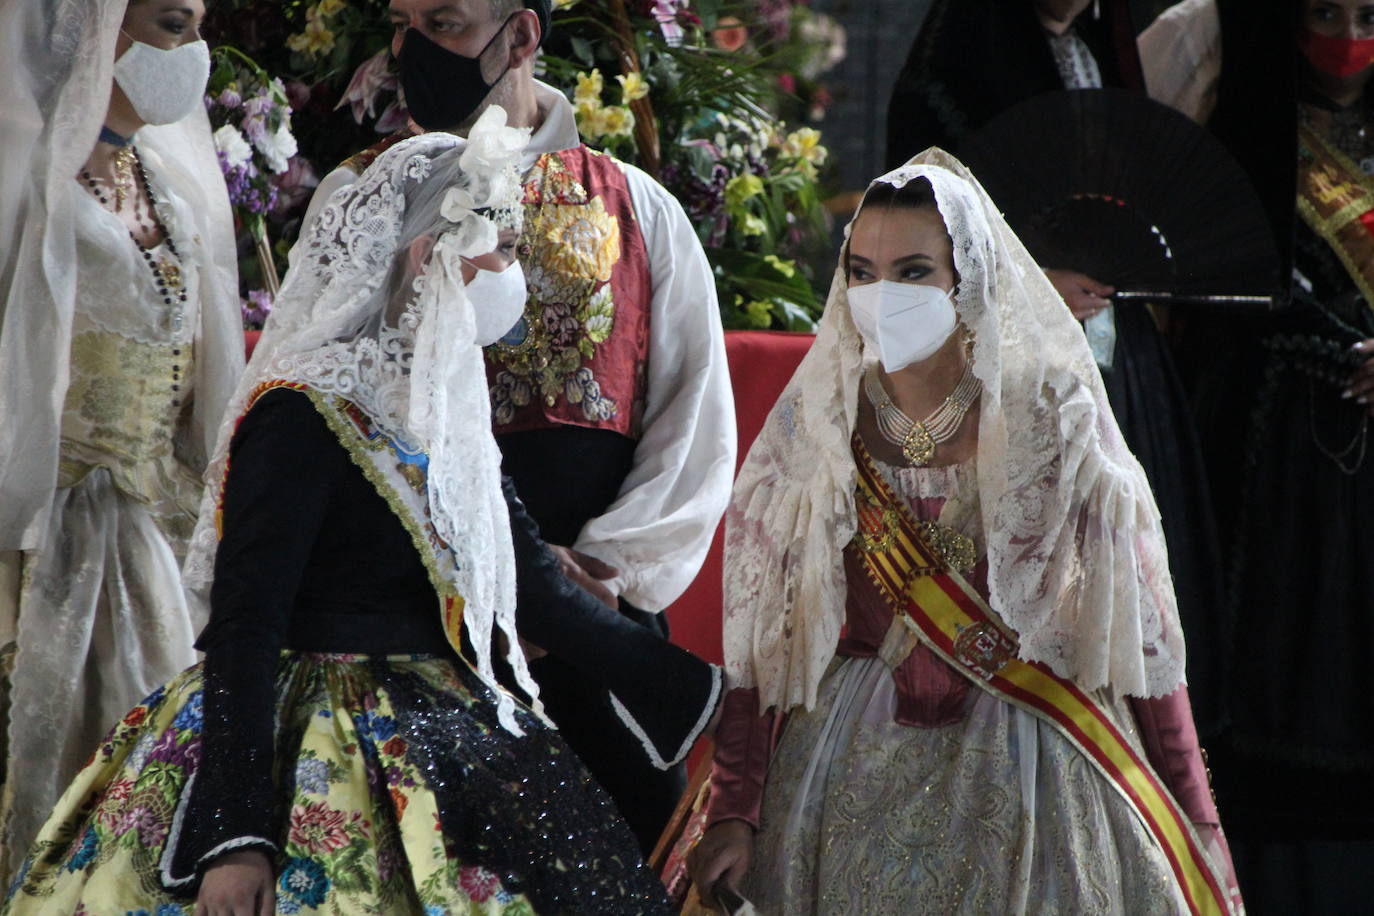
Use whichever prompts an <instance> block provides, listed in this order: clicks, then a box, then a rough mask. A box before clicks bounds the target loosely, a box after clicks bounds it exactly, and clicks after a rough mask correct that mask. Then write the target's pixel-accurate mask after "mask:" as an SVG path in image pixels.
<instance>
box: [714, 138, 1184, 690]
mask: <svg viewBox="0 0 1374 916" xmlns="http://www.w3.org/2000/svg"><path fill="white" fill-rule="evenodd" d="M917 178H925V179H927V180H928V181H929V182H930V184H931V186H932V187H933V189H934V192H935V198H936V202H937V205H938V208H939V211H940V214H941V216H942V217H943V218H944V222H945V226H946V228H947V229H948V231H949V234H950V238H951V240H952V241H953V247H954V266H955V268H956V270H957V272H958V276H959V283H958V286H957V289H956V293H955V305H956V309H957V311H958V314H959V317H960V319H961V321H962V323H963V324H964V325H965V327H967V328H968V329H969V330H970V331H972V333H973V335H974V340H975V343H974V346H973V368H974V372H975V374H976V375H977V376H978V378H979V380H980V381H981V382H982V384H983V394H982V402H981V411H980V418H979V421H978V424H979V425H978V451H977V458H976V469H977V479H978V489H979V494H978V496H979V501H980V503H981V505H982V513H983V531H982V538H981V541H980V547H982V548H983V549H985V550H986V553H987V558H988V591H989V595H988V599H989V603H990V604H991V606H992V607H993V609H994V610H995V611H996V612H997V613H998V614H999V615H1001V617H1002V619H1003V620H1004V621H1005V622H1006V623H1007V624H1008V625H1010V626H1011V627H1012V628H1014V629H1015V630H1016V632H1017V633H1018V634H1019V637H1020V655H1021V657H1022V658H1024V659H1026V660H1028V661H1040V662H1044V663H1045V664H1047V665H1049V666H1050V667H1051V668H1052V669H1053V670H1054V671H1055V672H1056V673H1058V674H1060V675H1062V676H1065V677H1069V678H1072V679H1073V680H1074V681H1076V682H1077V683H1078V684H1079V685H1080V686H1081V687H1083V688H1085V689H1088V690H1092V689H1096V688H1098V687H1102V686H1104V685H1110V686H1111V687H1112V688H1113V689H1115V690H1116V691H1117V693H1118V694H1131V695H1134V696H1141V697H1146V696H1161V695H1163V694H1166V693H1169V692H1171V691H1172V690H1174V689H1175V688H1176V687H1177V686H1178V685H1179V684H1180V683H1182V681H1183V666H1184V647H1183V637H1182V635H1181V630H1180V628H1179V624H1178V612H1177V608H1176V606H1175V603H1174V594H1173V584H1172V580H1171V579H1170V575H1169V568H1168V562H1167V556H1166V553H1165V546H1164V537H1163V534H1162V532H1161V529H1160V522H1159V512H1158V510H1157V509H1156V507H1155V503H1154V497H1153V495H1152V494H1151V492H1150V487H1149V484H1148V483H1147V481H1146V479H1145V475H1144V473H1143V472H1142V471H1141V468H1140V465H1139V464H1138V463H1137V461H1136V460H1135V458H1134V456H1132V455H1131V453H1130V452H1129V451H1128V450H1127V448H1126V445H1125V443H1124V441H1123V440H1122V437H1121V433H1120V431H1119V429H1118V428H1117V424H1116V419H1115V417H1114V416H1113V414H1112V412H1111V409H1110V407H1109V406H1108V404H1107V397H1106V393H1105V391H1104V389H1103V386H1102V379H1101V376H1100V375H1099V373H1098V370H1097V367H1096V365H1095V364H1094V362H1093V357H1092V354H1091V352H1090V351H1089V349H1088V345H1087V343H1086V340H1085V338H1084V335H1083V332H1082V330H1081V329H1080V328H1079V327H1078V325H1077V323H1076V322H1075V321H1074V320H1073V317H1072V316H1071V315H1070V313H1069V310H1068V309H1067V308H1066V307H1065V305H1064V302H1063V300H1062V299H1061V298H1060V297H1059V295H1058V294H1057V293H1056V292H1055V290H1054V288H1053V287H1052V286H1051V285H1050V282H1049V280H1047V279H1046V277H1045V275H1044V273H1043V272H1042V271H1041V270H1040V268H1039V267H1038V266H1037V265H1036V263H1035V261H1034V260H1033V259H1032V258H1031V257H1030V255H1029V254H1028V253H1027V252H1026V249H1025V248H1024V246H1022V244H1021V243H1020V241H1019V240H1018V239H1017V238H1016V236H1015V235H1014V234H1013V233H1012V231H1011V229H1010V227H1008V225H1007V223H1006V221H1005V220H1004V219H1003V218H1002V216H1001V214H1000V213H999V211H998V210H997V208H996V207H995V206H994V204H993V202H992V201H991V200H990V199H989V198H988V196H987V193H986V192H985V191H984V190H983V189H982V187H981V186H980V185H979V184H978V182H977V180H976V179H975V178H974V177H973V175H972V174H970V173H969V171H968V170H967V169H966V168H964V166H963V165H962V164H961V163H960V162H959V161H958V160H956V159H955V158H954V157H952V156H950V155H949V154H947V153H945V152H943V151H941V150H939V149H930V150H927V151H926V152H924V153H922V154H921V155H919V156H917V157H915V158H913V159H912V160H910V161H909V162H908V163H907V164H905V165H904V166H902V167H900V168H898V169H896V170H894V171H892V172H889V173H888V174H886V175H883V176H882V177H880V178H878V179H876V180H875V181H874V183H873V184H875V185H876V184H880V183H881V184H888V185H893V186H895V187H898V188H900V187H903V186H904V185H906V184H907V183H908V182H910V181H912V180H915V179H917ZM870 187H872V186H870ZM852 226H853V224H852V223H851V226H850V228H851V229H852ZM846 237H848V231H846ZM848 244H849V243H848V241H846V243H845V248H844V252H842V254H841V258H840V267H838V268H837V269H836V272H835V277H834V281H833V283H832V285H831V289H830V296H829V300H828V302H827V303H826V309H825V313H824V315H823V317H822V319H821V322H820V327H819V330H818V333H817V336H816V341H815V343H814V344H813V345H812V347H811V350H810V351H809V352H808V353H807V355H806V357H805V358H804V359H803V360H802V362H801V365H800V366H799V367H798V369H797V371H796V374H795V375H794V376H793V377H792V380H791V381H790V382H789V383H788V385H787V387H786V388H785V389H784V391H783V394H782V396H781V397H780V398H779V400H778V402H777V404H776V405H774V407H773V409H772V411H771V412H770V413H769V415H768V417H767V419H766V421H765V423H764V426H763V429H762V432H761V433H760V434H759V437H758V439H757V440H756V441H755V443H754V445H753V447H752V448H751V449H750V452H749V455H748V457H747V459H746V460H745V462H744V465H743V467H742V468H741V469H740V474H739V477H738V479H737V481H736V483H735V489H734V494H733V497H732V500H731V504H730V508H729V511H728V512H727V514H726V540H725V582H724V585H725V609H724V643H725V662H726V668H727V670H728V672H729V674H730V676H731V678H732V679H733V683H734V684H735V685H736V686H743V687H748V686H757V687H758V688H759V691H760V705H761V707H762V708H768V707H777V708H779V709H782V710H786V709H788V708H791V707H793V706H796V705H804V706H806V707H807V708H810V707H812V706H813V705H814V704H815V702H816V696H817V688H818V686H819V684H820V681H821V678H822V676H823V675H824V673H825V670H826V667H827V665H828V664H829V663H830V660H831V659H832V658H833V656H834V653H835V648H836V643H837V641H838V639H839V636H840V630H841V627H842V626H843V624H844V615H845V592H846V587H845V573H844V565H843V560H842V552H843V550H844V549H845V546H846V545H847V544H848V542H849V541H850V539H851V538H852V537H853V535H854V532H855V525H856V523H855V507H854V484H855V474H856V472H855V465H854V458H853V454H852V451H851V448H850V438H851V436H852V434H853V432H854V426H855V419H856V416H857V409H858V397H859V388H860V378H861V375H862V372H863V369H864V366H865V365H866V362H867V361H869V360H871V359H873V358H876V357H873V356H868V357H866V355H865V354H864V352H863V349H862V348H863V344H862V342H861V339H860V336H859V333H858V331H857V330H856V329H855V326H854V323H853V320H852V319H851V317H850V312H849V304H848V299H847V296H846V280H845V272H844V270H843V265H844V263H845V260H846V256H845V255H846V254H847V250H848Z"/></svg>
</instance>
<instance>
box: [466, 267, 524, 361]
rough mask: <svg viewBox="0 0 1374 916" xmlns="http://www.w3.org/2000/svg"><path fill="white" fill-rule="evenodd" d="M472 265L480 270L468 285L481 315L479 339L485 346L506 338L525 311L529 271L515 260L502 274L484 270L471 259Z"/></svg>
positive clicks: (477, 311) (471, 296) (476, 309)
mask: <svg viewBox="0 0 1374 916" xmlns="http://www.w3.org/2000/svg"><path fill="white" fill-rule="evenodd" d="M468 266H469V267H473V268H476V269H477V276H475V277H473V278H472V282H471V283H469V284H467V294H468V299H470V300H472V308H473V311H474V312H475V313H476V316H477V333H476V340H475V342H476V344H477V345H478V346H479V347H485V346H487V345H488V344H494V343H496V342H497V341H498V340H500V339H501V338H502V337H504V336H505V335H506V332H507V331H509V330H510V329H511V328H513V327H515V323H516V322H517V321H519V320H520V316H521V315H523V314H525V297H526V295H527V293H526V291H525V271H524V270H523V269H522V268H521V267H520V262H519V261H512V262H511V265H510V266H509V267H507V268H506V269H505V270H503V271H500V272H499V273H498V272H496V271H492V270H482V269H481V268H479V267H477V265H476V264H472V263H471V262H469V264H468Z"/></svg>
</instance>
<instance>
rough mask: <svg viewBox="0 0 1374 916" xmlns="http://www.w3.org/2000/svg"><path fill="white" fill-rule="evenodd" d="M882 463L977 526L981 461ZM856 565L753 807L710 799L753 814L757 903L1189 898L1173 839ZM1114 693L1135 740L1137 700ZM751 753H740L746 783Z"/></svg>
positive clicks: (813, 906) (1128, 902) (1162, 902)
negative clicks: (819, 671) (836, 640)
mask: <svg viewBox="0 0 1374 916" xmlns="http://www.w3.org/2000/svg"><path fill="white" fill-rule="evenodd" d="M877 466H878V467H879V468H880V469H881V471H882V473H883V476H884V477H885V478H886V479H887V481H888V483H889V485H890V486H891V487H892V489H893V492H894V493H896V494H897V495H898V496H899V497H901V498H902V499H904V500H905V501H906V503H907V505H908V506H909V507H910V508H911V510H912V513H913V516H914V517H915V518H916V519H917V520H918V521H926V520H930V521H936V522H938V523H939V524H941V525H943V526H947V527H949V528H952V529H954V530H955V531H957V532H960V533H964V534H968V533H972V532H976V531H979V530H981V522H980V512H979V506H978V499H977V493H978V489H977V486H976V477H975V472H974V468H973V465H972V464H971V463H969V464H962V465H956V466H953V467H935V468H895V467H892V466H889V465H886V464H882V463H878V465H877ZM985 567H986V563H985V562H980V563H979V565H978V567H977V568H975V569H974V570H973V572H972V574H971V577H970V582H971V583H973V584H974V585H975V587H978V588H980V589H981V588H983V587H984V586H983V577H984V576H985V573H986V569H985ZM847 578H848V580H849V582H850V590H851V594H850V598H849V602H848V614H847V630H846V634H847V635H846V637H845V639H844V640H842V642H841V645H840V650H839V654H838V655H837V657H836V658H835V660H834V661H833V662H832V664H831V669H830V672H829V674H828V675H827V677H826V679H825V680H824V681H823V682H822V684H821V687H820V692H819V696H818V699H817V704H816V707H815V708H814V709H813V710H811V711H810V712H806V711H803V710H801V709H800V708H799V709H795V710H793V711H792V713H791V714H790V716H789V718H788V720H787V723H786V726H785V727H784V729H783V732H782V736H781V738H780V739H779V743H778V746H777V748H776V749H775V750H774V751H773V753H772V754H771V758H772V759H771V763H770V764H767V767H768V769H767V779H766V784H765V786H764V788H763V793H762V803H761V805H760V806H759V808H758V809H757V813H754V812H750V811H748V810H746V808H745V807H744V806H739V805H738V804H737V803H736V804H731V802H730V800H729V799H730V797H732V796H734V797H738V798H740V799H741V800H743V799H745V798H747V797H748V796H749V795H750V794H751V793H749V792H747V791H746V792H743V793H737V792H736V791H732V790H729V789H726V790H725V791H724V793H723V794H724V795H725V796H726V798H722V799H720V800H719V801H718V800H717V799H715V798H714V797H713V799H712V806H711V807H712V809H713V810H712V811H711V812H710V813H709V814H708V821H711V822H715V821H718V820H721V819H723V818H725V817H742V818H743V819H745V820H747V821H751V822H754V821H755V819H756V822H757V827H758V832H757V835H756V837H755V843H754V857H753V863H752V865H751V866H750V871H749V873H748V875H747V876H746V878H745V880H744V883H743V886H742V887H741V891H742V892H743V894H744V896H745V897H747V898H748V899H749V900H750V901H751V902H752V903H753V904H754V905H755V906H756V907H757V909H758V911H759V912H760V913H769V914H772V913H779V914H781V913H787V914H802V913H814V914H822V913H824V914H840V913H1031V912H1035V913H1086V912H1091V913H1126V912H1130V913H1182V912H1187V906H1186V904H1185V903H1184V901H1183V900H1182V898H1181V896H1180V894H1179V891H1178V887H1177V885H1176V883H1175V882H1174V879H1173V877H1172V874H1171V871H1170V868H1169V865H1168V862H1167V861H1166V860H1165V858H1164V853H1163V851H1162V850H1161V848H1160V847H1159V846H1158V844H1157V843H1155V842H1154V841H1153V840H1152V839H1151V837H1150V835H1149V834H1148V833H1147V832H1146V830H1145V829H1144V827H1143V826H1142V824H1141V823H1140V820H1139V819H1138V817H1137V816H1136V815H1135V814H1134V813H1133V812H1132V811H1131V809H1130V807H1129V806H1128V805H1127V804H1126V803H1125V801H1124V799H1123V798H1122V797H1121V796H1119V795H1118V794H1117V792H1116V790H1115V789H1114V788H1113V786H1112V785H1111V784H1110V783H1109V782H1108V781H1107V780H1106V779H1105V778H1103V777H1102V776H1101V774H1100V773H1099V772H1098V771H1097V770H1096V769H1094V767H1093V766H1092V765H1091V764H1090V763H1089V762H1088V761H1087V760H1086V759H1085V758H1084V756H1083V754H1082V753H1081V752H1080V751H1078V750H1077V749H1075V748H1074V746H1073V745H1072V744H1070V743H1069V741H1068V740H1067V739H1066V738H1064V737H1063V736H1061V735H1060V734H1059V733H1058V732H1057V731H1056V730H1055V729H1054V728H1052V727H1050V726H1049V725H1047V724H1046V723H1045V722H1044V721H1043V720H1040V719H1038V718H1036V717H1035V716H1033V715H1031V714H1030V713H1028V712H1025V711H1023V710H1020V709H1018V708H1015V707H1013V706H1012V705H1010V704H1008V703H1005V702H1003V701H1002V700H999V699H998V698H996V697H994V696H992V695H991V694H989V693H987V692H985V691H982V690H979V689H977V688H976V687H973V686H972V685H970V684H969V682H968V681H966V680H964V678H963V677H962V676H961V675H960V674H958V673H957V672H955V671H954V670H953V668H951V667H949V666H948V665H946V664H945V663H944V662H943V661H941V660H940V659H938V658H937V657H936V656H935V655H934V654H933V653H931V652H930V651H929V650H928V649H926V648H925V647H924V646H922V645H920V644H913V643H914V641H913V640H907V639H904V638H902V637H905V636H906V635H907V634H909V631H908V630H907V629H906V628H905V627H904V626H903V625H902V624H901V623H900V622H899V621H897V620H896V619H895V618H894V617H893V614H892V611H891V610H890V609H889V608H888V607H887V606H886V604H885V603H884V602H883V599H882V598H881V597H880V596H879V595H878V594H877V593H876V592H872V587H871V586H867V582H866V581H865V579H864V575H863V573H862V572H861V571H859V570H858V569H850V570H849V575H848V577H847ZM884 634H886V638H885V637H884ZM913 656H917V657H914V658H913ZM921 656H923V657H921ZM726 702H727V705H726V712H725V719H724V721H722V723H721V726H720V728H719V729H718V731H717V740H718V748H717V756H716V771H715V774H714V776H713V780H714V779H716V778H719V777H720V776H722V775H723V773H722V751H723V750H724V751H725V752H726V753H727V754H728V755H729V756H731V757H734V756H738V755H737V754H736V753H735V752H732V751H730V750H729V748H730V745H731V744H733V743H735V742H734V740H733V739H732V738H731V737H730V736H729V735H728V734H727V732H729V731H730V730H731V729H732V726H733V723H732V722H731V718H732V714H731V701H730V700H729V699H727V701H726ZM752 703H753V704H756V703H757V699H756V698H754V699H753V700H752ZM1103 706H1104V708H1107V709H1110V710H1112V711H1113V712H1115V713H1117V715H1116V718H1117V719H1118V721H1119V723H1120V724H1121V726H1122V730H1123V732H1124V733H1125V734H1127V735H1128V736H1129V740H1130V741H1131V742H1132V743H1133V744H1134V745H1135V746H1136V747H1137V750H1139V748H1140V739H1139V736H1138V735H1137V732H1136V729H1135V728H1134V721H1133V719H1132V716H1131V714H1130V712H1129V710H1128V709H1127V708H1126V704H1124V703H1122V702H1120V701H1117V702H1104V704H1103ZM770 721H771V720H770ZM749 756H751V757H752V758H753V760H752V761H751V762H750V763H748V764H739V763H736V764H735V765H734V766H732V767H730V768H729V769H730V770H732V771H736V772H741V775H743V776H744V781H745V782H749V781H752V780H751V779H750V777H749V776H748V775H747V773H744V772H743V771H747V770H749V769H753V768H757V766H758V755H757V754H752V755H749ZM713 789H714V786H713Z"/></svg>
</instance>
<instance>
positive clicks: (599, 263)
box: [539, 197, 620, 283]
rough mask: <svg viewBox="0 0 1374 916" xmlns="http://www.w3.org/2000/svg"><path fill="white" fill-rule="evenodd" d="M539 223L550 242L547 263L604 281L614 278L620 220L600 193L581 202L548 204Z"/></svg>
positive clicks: (571, 272) (550, 265)
mask: <svg viewBox="0 0 1374 916" xmlns="http://www.w3.org/2000/svg"><path fill="white" fill-rule="evenodd" d="M539 223H540V225H539V229H540V231H541V232H542V234H543V236H544V240H545V241H547V242H548V246H549V247H548V260H547V261H545V262H544V263H545V265H546V266H547V267H551V268H553V269H554V270H556V271H558V272H559V273H562V274H566V275H568V276H573V277H584V278H588V279H592V280H596V281H598V282H601V283H605V282H607V281H608V280H610V279H611V268H613V267H615V265H616V262H617V261H619V260H620V222H619V220H617V219H616V218H615V217H614V216H612V215H611V214H609V213H607V212H606V205H605V204H604V203H602V201H601V198H600V197H593V198H592V199H591V200H590V201H588V202H587V203H586V204H583V205H581V206H566V205H562V204H552V205H549V204H546V205H544V207H543V208H542V209H541V210H540V213H539Z"/></svg>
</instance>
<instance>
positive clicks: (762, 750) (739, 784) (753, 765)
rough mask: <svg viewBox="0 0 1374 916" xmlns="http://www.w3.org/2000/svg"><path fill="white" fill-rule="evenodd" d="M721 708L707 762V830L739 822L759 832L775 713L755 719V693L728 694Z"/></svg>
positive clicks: (746, 690)
mask: <svg viewBox="0 0 1374 916" xmlns="http://www.w3.org/2000/svg"><path fill="white" fill-rule="evenodd" d="M723 707H724V708H723V709H722V711H721V717H720V724H719V725H718V726H717V727H716V753H715V756H714V757H713V758H712V761H711V797H710V800H709V801H708V802H707V804H706V826H707V827H710V826H711V825H712V824H715V823H718V822H719V821H724V820H729V819H731V818H738V819H739V820H742V821H744V822H746V823H748V824H749V825H750V826H751V827H753V828H754V829H755V830H757V829H758V827H759V812H760V810H761V809H762V807H763V784H764V782H765V781H766V780H767V778H768V761H769V758H771V757H772V754H773V727H774V725H775V724H776V722H777V718H778V717H777V713H776V712H775V711H773V710H771V709H770V710H769V711H768V712H766V713H764V714H763V715H759V711H758V710H759V692H758V690H757V689H756V688H753V687H749V688H736V689H734V690H731V691H728V692H727V693H726V694H725V700H724V701H723Z"/></svg>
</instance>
